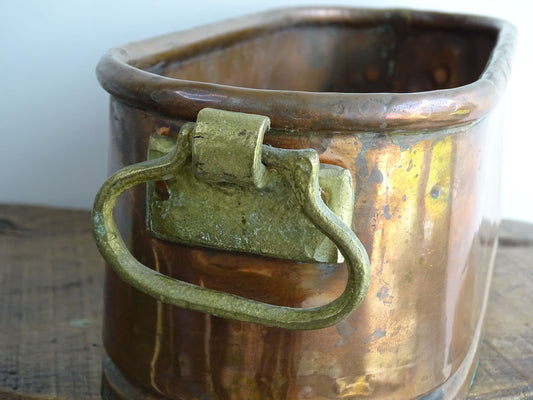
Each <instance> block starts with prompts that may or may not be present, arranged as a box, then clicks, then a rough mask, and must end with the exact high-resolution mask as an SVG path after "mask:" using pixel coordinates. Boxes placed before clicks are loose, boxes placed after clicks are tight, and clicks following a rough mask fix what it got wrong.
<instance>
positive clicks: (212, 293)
mask: <svg viewBox="0 0 533 400" xmlns="http://www.w3.org/2000/svg"><path fill="white" fill-rule="evenodd" d="M263 147H267V146H263ZM190 148H191V144H190V141H189V140H188V136H187V135H185V134H184V135H179V136H178V140H177V143H176V146H175V147H174V149H173V150H172V151H171V152H170V153H168V154H166V155H165V156H163V157H161V158H157V159H153V160H149V161H145V162H141V163H138V164H134V165H131V166H128V167H125V168H123V169H121V170H119V171H118V172H116V173H115V174H114V175H112V176H111V177H110V178H109V179H108V180H107V181H106V182H105V183H104V184H103V186H102V187H101V189H100V190H99V192H98V194H97V195H96V198H95V202H94V208H93V214H92V219H93V233H94V237H95V239H96V244H97V246H98V249H99V251H100V253H101V254H102V256H103V257H104V259H105V261H106V262H107V263H108V264H109V265H110V266H111V267H112V268H113V270H114V271H115V272H116V273H117V275H118V276H119V277H120V278H121V279H122V280H124V281H125V282H127V283H128V284H130V285H131V286H133V287H135V288H136V289H138V290H140V291H142V292H144V293H146V294H148V295H150V296H152V297H154V298H155V299H157V300H159V301H161V302H163V303H166V304H170V305H174V306H178V307H182V308H187V309H191V310H195V311H200V312H204V313H208V314H211V315H214V316H217V317H222V318H227V319H233V320H238V321H244V322H250V323H256V324H261V325H265V326H272V327H279V328H285V329H295V330H309V329H321V328H325V327H328V326H331V325H334V324H336V323H337V322H340V321H341V320H343V319H344V318H346V317H347V316H348V315H349V314H350V313H351V312H352V311H353V310H354V309H356V308H357V306H358V305H359V304H360V303H361V302H362V300H363V299H364V297H365V295H366V292H367V290H368V285H369V282H370V263H369V260H368V255H367V253H366V251H365V249H364V247H363V245H362V244H361V242H360V241H359V239H358V238H357V236H356V235H355V234H354V232H353V231H352V230H351V229H350V228H349V227H348V226H347V225H346V224H345V223H344V222H343V221H342V220H341V219H340V218H339V217H338V216H337V215H336V214H335V213H333V212H332V211H331V210H330V209H329V208H328V207H327V206H326V205H325V204H324V202H323V200H322V198H321V196H320V189H319V186H318V177H317V174H318V172H317V171H318V168H319V165H320V164H319V160H318V154H317V153H316V152H315V151H314V150H312V149H306V150H284V149H276V148H269V151H268V153H267V152H265V154H264V155H263V159H264V162H265V163H267V164H268V163H269V162H274V163H276V164H277V165H281V166H283V165H287V166H288V167H287V168H285V167H281V168H282V169H283V170H284V171H282V173H283V174H284V175H285V176H286V177H290V180H291V182H292V189H293V191H294V193H295V195H296V197H297V199H298V201H299V203H300V205H301V207H302V209H303V210H304V213H305V215H306V216H307V218H308V219H309V220H310V221H311V222H312V223H313V224H314V225H315V227H316V228H318V229H319V230H320V231H322V232H323V233H324V234H325V235H326V236H327V237H328V238H329V239H331V240H332V241H333V242H334V243H335V245H336V246H337V247H338V249H339V250H340V252H341V254H342V255H343V256H344V258H345V261H346V267H347V269H348V280H347V284H346V288H345V290H344V292H343V293H342V294H341V295H340V296H339V297H338V298H336V299H335V300H333V301H331V302H330V303H327V304H325V305H322V306H318V307H312V308H292V307H283V306H276V305H272V304H267V303H263V302H259V301H255V300H250V299H246V298H243V297H240V296H236V295H233V294H229V293H224V292H221V291H217V290H213V289H208V288H205V287H200V286H197V285H194V284H190V283H187V282H183V281H180V280H177V279H174V278H170V277H168V276H166V275H163V274H161V273H159V272H157V271H155V270H153V269H151V268H149V267H147V266H145V265H143V264H142V263H140V262H139V261H137V260H136V259H135V258H134V257H133V255H132V254H131V253H130V251H129V250H128V248H127V247H126V245H125V243H124V241H123V239H122V237H121V235H120V232H119V230H118V228H117V226H116V223H115V221H114V218H113V209H114V207H115V203H116V201H117V199H118V197H119V196H120V194H121V193H123V192H124V191H125V190H127V189H129V188H131V187H133V186H135V185H138V184H140V183H143V182H148V181H154V180H161V179H163V178H165V179H167V178H168V177H171V176H173V175H175V174H176V173H178V172H179V169H180V167H181V166H182V165H183V164H184V163H185V162H186V161H187V154H190ZM289 166H290V167H289Z"/></svg>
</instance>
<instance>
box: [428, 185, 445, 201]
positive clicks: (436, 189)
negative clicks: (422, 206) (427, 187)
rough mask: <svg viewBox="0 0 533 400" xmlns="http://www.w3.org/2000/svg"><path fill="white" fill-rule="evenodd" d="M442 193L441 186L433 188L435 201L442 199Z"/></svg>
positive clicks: (432, 195) (432, 192)
mask: <svg viewBox="0 0 533 400" xmlns="http://www.w3.org/2000/svg"><path fill="white" fill-rule="evenodd" d="M441 192H442V188H441V187H440V185H438V184H437V185H435V186H433V188H431V192H430V194H431V197H432V198H434V199H438V198H439V197H440V194H441Z"/></svg>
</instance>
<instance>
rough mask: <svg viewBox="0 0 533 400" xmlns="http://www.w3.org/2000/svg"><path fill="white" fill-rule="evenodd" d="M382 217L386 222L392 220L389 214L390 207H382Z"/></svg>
mask: <svg viewBox="0 0 533 400" xmlns="http://www.w3.org/2000/svg"><path fill="white" fill-rule="evenodd" d="M383 216H384V217H385V219H386V220H387V221H388V220H389V219H391V218H392V214H391V213H390V206H389V205H388V204H387V205H386V206H383Z"/></svg>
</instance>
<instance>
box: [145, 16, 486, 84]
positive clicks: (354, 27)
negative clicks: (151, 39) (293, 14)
mask: <svg viewBox="0 0 533 400" xmlns="http://www.w3.org/2000/svg"><path fill="white" fill-rule="evenodd" d="M496 40H497V30H496V29H491V28H488V27H481V26H472V27H469V26H465V25H464V24H460V27H454V26H442V24H440V25H436V26H432V25H431V23H425V24H414V23H407V22H406V21H402V22H401V23H398V21H396V22H391V21H385V22H382V23H381V24H374V25H369V24H355V23H354V24H348V23H346V22H344V23H335V22H327V23H316V22H315V23H300V24H297V25H291V26H286V27H281V28H276V29H269V30H268V29H267V30H264V29H263V30H257V32H255V33H252V34H251V35H250V34H247V35H241V36H239V35H234V37H233V38H232V39H231V40H229V41H228V40H227V38H225V39H224V38H221V39H215V40H211V41H206V42H205V43H204V44H202V45H200V46H196V47H195V48H194V49H193V51H191V52H190V54H188V55H187V56H183V55H181V56H177V57H174V58H172V57H169V58H167V59H166V60H165V61H164V62H159V63H157V65H152V66H148V67H146V68H144V69H145V70H147V71H149V72H153V73H157V74H160V75H163V76H166V77H171V78H177V79H183V80H190V81H201V82H209V83H216V84H223V85H229V86H238V87H245V88H255V89H276V90H295V91H309V92H351V93H376V92H391V93H402V92H406V93H407V92H420V91H428V90H436V89H447V88H453V87H457V86H462V85H466V84H468V83H471V82H473V81H475V80H477V79H478V78H479V77H480V75H481V74H482V73H483V71H484V69H485V66H486V65H487V63H488V61H489V58H490V55H491V51H492V50H493V48H494V46H495V43H496ZM180 54H183V52H182V53H180Z"/></svg>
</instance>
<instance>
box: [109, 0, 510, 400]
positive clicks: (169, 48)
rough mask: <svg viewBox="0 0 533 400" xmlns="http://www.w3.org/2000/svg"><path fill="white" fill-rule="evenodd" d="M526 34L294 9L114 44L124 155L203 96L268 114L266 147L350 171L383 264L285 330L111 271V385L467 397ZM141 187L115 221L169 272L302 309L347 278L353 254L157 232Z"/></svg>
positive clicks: (221, 394) (144, 390)
mask: <svg viewBox="0 0 533 400" xmlns="http://www.w3.org/2000/svg"><path fill="white" fill-rule="evenodd" d="M513 42H514V32H513V29H512V28H511V27H509V26H508V25H507V24H505V23H503V22H501V21H495V20H492V19H486V18H480V17H465V16H457V15H445V14H435V13H422V12H414V11H371V10H357V9H347V8H327V9H325V8H298V9H287V10H276V11H274V12H269V13H263V14H258V15H255V16H252V17H247V18H244V19H237V20H233V21H229V22H225V23H221V24H215V25H211V26H208V27H206V28H201V29H194V30H191V31H187V32H181V33H176V34H171V35H167V36H164V37H159V38H155V39H150V40H145V41H143V42H138V43H133V44H129V45H127V46H124V47H123V48H120V49H115V50H113V51H112V52H110V53H109V54H108V55H106V56H105V57H104V58H103V59H102V61H101V62H100V64H99V66H98V76H99V79H100V82H101V83H102V85H103V86H104V88H106V90H108V91H109V92H110V93H111V95H112V97H111V108H110V112H111V143H112V151H111V158H110V169H111V171H115V170H117V169H119V168H121V167H123V166H127V165H130V164H132V163H136V162H140V161H143V160H145V159H146V151H147V141H148V137H149V135H151V134H152V133H154V132H157V131H160V132H168V134H169V135H175V134H176V133H177V132H178V130H179V128H180V127H181V126H182V125H183V124H184V123H185V122H188V121H194V120H195V117H196V114H197V113H198V111H199V110H200V109H202V108H204V107H213V108H221V109H226V110H232V111H241V112H250V113H256V114H262V115H267V116H269V117H270V119H271V122H272V129H271V131H270V132H269V133H268V135H267V136H266V137H265V142H266V143H268V144H271V145H273V146H276V147H282V148H313V149H315V150H316V151H317V152H318V153H319V155H320V160H321V162H323V163H328V164H335V165H339V166H342V167H344V168H347V169H349V170H350V171H351V173H352V177H353V181H354V183H355V198H356V204H355V210H354V217H353V223H352V228H353V230H354V232H356V234H357V235H358V237H359V238H360V240H361V241H362V243H363V244H364V246H365V248H366V250H367V252H368V254H369V257H370V260H371V267H372V280H371V284H370V289H369V291H368V294H367V296H366V299H365V300H364V302H363V303H362V305H361V306H360V307H359V308H358V309H357V310H356V311H355V312H353V313H352V314H351V315H350V316H349V317H348V318H347V319H346V320H344V321H343V322H341V323H339V324H337V325H336V326H332V327H330V328H325V329H320V330H315V331H288V330H284V329H279V328H269V327H264V326H259V325H254V324H248V323H243V322H236V321H231V320H225V319H221V318H217V317H212V316H209V315H206V314H202V313H199V312H195V311H189V310H184V309H180V308H176V307H173V306H168V305H165V304H162V303H160V302H157V301H156V300H154V299H153V298H151V297H149V296H147V295H145V294H143V293H141V292H139V291H137V290H135V289H133V288H132V287H130V286H129V285H127V284H126V283H124V282H122V281H121V280H120V279H119V278H118V277H117V276H116V275H115V274H114V272H113V271H112V270H111V269H110V268H108V269H107V275H106V287H105V316H104V344H105V349H106V352H107V358H106V361H105V363H104V365H105V368H104V378H103V382H104V383H103V395H104V397H105V398H109V399H112V398H136V397H138V398H149V399H180V400H189V399H224V400H226V399H227V400H229V399H232V400H242V399H250V400H253V399H261V400H263V399H415V398H423V399H452V398H465V396H466V392H467V390H468V388H469V385H470V383H471V380H472V377H473V374H474V371H475V366H476V360H477V349H478V345H479V341H480V336H481V330H482V321H483V314H484V310H485V306H486V300H487V294H488V289H489V284H490V276H491V271H492V266H493V260H494V255H495V251H496V247H497V230H498V200H497V199H498V191H499V159H500V158H499V147H500V139H501V129H500V125H499V123H498V119H499V117H498V107H497V105H498V99H499V98H500V97H501V92H502V90H503V87H504V86H505V80H506V76H507V74H508V70H507V68H508V64H509V55H510V53H511V51H512V47H513ZM145 201H146V200H145V189H144V188H143V187H136V188H135V189H133V190H131V191H129V192H127V193H126V194H125V195H123V196H122V198H121V199H120V200H119V204H118V206H117V208H116V213H115V214H116V220H117V223H118V225H119V226H120V228H121V232H122V234H123V237H124V238H125V239H127V241H128V243H129V245H130V248H131V251H132V252H133V254H134V255H135V256H136V258H138V260H140V261H142V262H143V263H144V264H145V265H149V266H151V267H152V268H154V269H156V270H158V271H160V272H161V273H164V274H166V275H169V276H171V277H175V278H178V279H180V280H183V281H188V282H191V283H194V284H197V285H201V286H205V287H209V288H213V289H218V290H222V291H225V292H229V293H235V294H238V295H240V296H244V297H247V298H251V299H256V300H259V301H264V302H269V303H272V304H278V305H286V306H292V307H309V306H313V305H320V304H324V303H326V302H328V301H330V300H331V299H333V298H335V297H336V296H338V295H339V293H340V292H342V290H343V288H344V284H345V271H344V269H343V268H342V266H340V265H336V264H303V263H295V262H291V261H284V260H277V259H269V258H264V257H258V256H253V255H247V254H240V253H239V254H236V253H231V252H224V251H218V250H212V249H206V248H198V247H190V246H186V245H180V244H176V243H170V242H165V241H162V240H159V239H156V238H154V237H152V236H151V235H150V234H149V233H148V232H147V230H146V222H145V207H146V205H145Z"/></svg>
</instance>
